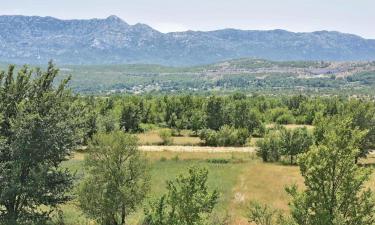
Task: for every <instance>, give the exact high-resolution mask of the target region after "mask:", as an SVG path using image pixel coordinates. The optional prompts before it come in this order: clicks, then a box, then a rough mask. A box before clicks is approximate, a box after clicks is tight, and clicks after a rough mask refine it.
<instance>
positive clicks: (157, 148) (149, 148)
mask: <svg viewBox="0 0 375 225" xmlns="http://www.w3.org/2000/svg"><path fill="white" fill-rule="evenodd" d="M139 150H141V151H144V152H162V151H169V152H209V153H223V152H224V153H225V152H249V153H252V152H255V147H207V146H182V145H171V146H161V145H143V146H139Z"/></svg>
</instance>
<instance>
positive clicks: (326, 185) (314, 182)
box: [287, 119, 375, 225]
mask: <svg viewBox="0 0 375 225" xmlns="http://www.w3.org/2000/svg"><path fill="white" fill-rule="evenodd" d="M335 125H336V126H335V127H329V129H328V130H327V131H326V132H325V134H324V139H323V140H322V141H321V143H320V144H319V145H318V146H314V147H312V148H311V149H310V150H309V151H308V152H306V153H304V154H302V155H301V157H300V159H299V165H300V170H301V174H302V176H303V178H304V179H305V187H306V189H305V190H304V191H302V192H298V191H297V188H296V187H295V186H292V187H290V188H288V189H287V191H288V193H289V194H290V195H291V196H292V198H293V200H292V202H291V213H292V217H293V219H294V220H295V222H296V223H297V224H301V225H322V224H324V225H352V224H361V225H373V224H374V223H375V201H374V200H375V199H374V196H373V194H372V192H371V191H370V190H369V189H368V190H366V189H365V182H366V181H367V180H368V179H369V176H370V175H371V171H370V170H369V169H366V168H363V167H359V166H358V165H357V164H356V163H355V162H354V158H355V157H356V156H357V155H358V152H359V148H358V147H359V146H360V143H361V141H362V139H363V138H364V137H365V135H366V132H363V131H360V130H358V129H354V130H353V129H352V128H351V120H350V119H342V120H340V121H337V122H336V124H335Z"/></svg>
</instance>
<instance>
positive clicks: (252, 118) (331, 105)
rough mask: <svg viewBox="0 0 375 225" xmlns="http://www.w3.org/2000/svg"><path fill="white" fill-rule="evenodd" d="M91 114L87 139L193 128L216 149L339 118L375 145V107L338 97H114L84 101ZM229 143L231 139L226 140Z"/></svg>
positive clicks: (194, 131)
mask: <svg viewBox="0 0 375 225" xmlns="http://www.w3.org/2000/svg"><path fill="white" fill-rule="evenodd" d="M82 101H84V102H85V104H86V106H87V108H89V111H90V112H91V113H90V114H89V116H88V117H89V118H88V120H87V121H88V124H87V127H88V128H89V132H88V138H90V137H91V135H92V134H94V133H95V132H111V131H114V130H123V131H125V132H131V133H136V132H142V131H144V130H145V129H147V128H149V127H150V126H151V125H152V126H157V127H162V128H170V129H172V130H173V131H174V134H175V135H179V134H180V132H181V130H183V129H189V130H192V131H193V133H194V134H195V135H197V136H200V137H201V139H202V140H203V141H204V142H205V144H206V145H212V146H228V145H232V146H240V145H244V144H245V143H246V139H247V138H249V137H264V135H265V134H268V133H269V132H268V130H269V129H266V127H267V126H266V125H267V124H284V125H285V124H302V125H319V123H324V122H322V121H323V120H324V119H325V120H330V118H334V117H336V116H339V117H350V118H351V119H352V122H353V127H359V128H360V129H362V130H368V131H369V132H368V135H367V137H366V141H365V142H366V143H364V147H365V148H366V149H368V148H371V147H374V143H375V142H374V140H375V126H374V124H375V119H374V114H375V103H374V102H373V101H370V100H364V99H348V98H338V97H308V96H305V95H293V96H280V97H274V96H246V95H244V94H241V93H236V94H233V95H229V96H215V95H210V96H194V95H172V96H167V95H164V96H149V95H146V96H112V97H96V98H94V97H88V98H83V99H82ZM224 139H227V140H224Z"/></svg>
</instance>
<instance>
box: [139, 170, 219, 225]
mask: <svg viewBox="0 0 375 225" xmlns="http://www.w3.org/2000/svg"><path fill="white" fill-rule="evenodd" d="M207 178H208V171H207V170H206V169H199V168H195V167H193V168H190V169H189V174H188V175H187V176H183V175H180V176H179V177H178V178H177V179H176V180H174V181H168V182H167V190H168V193H167V194H166V195H163V196H162V197H161V198H160V199H159V200H158V201H156V202H154V203H153V204H151V206H150V208H149V209H148V210H146V212H145V213H146V217H145V221H144V224H145V225H175V224H179V225H203V224H204V222H205V219H206V218H205V216H207V215H208V214H210V213H211V212H212V210H213V208H214V206H215V205H216V203H217V200H218V197H219V195H218V192H217V191H216V190H215V191H213V192H209V191H208V186H207Z"/></svg>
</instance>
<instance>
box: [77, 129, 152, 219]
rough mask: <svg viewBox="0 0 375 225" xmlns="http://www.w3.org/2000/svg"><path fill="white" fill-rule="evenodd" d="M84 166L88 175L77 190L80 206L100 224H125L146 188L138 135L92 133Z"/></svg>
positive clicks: (146, 177)
mask: <svg viewBox="0 0 375 225" xmlns="http://www.w3.org/2000/svg"><path fill="white" fill-rule="evenodd" d="M85 168H86V172H87V176H86V178H85V180H84V181H83V182H82V183H81V185H80V187H79V190H78V201H79V206H80V208H81V209H82V210H83V212H84V213H86V214H87V215H88V216H89V217H90V218H92V219H95V220H96V221H98V222H99V223H100V224H102V225H124V224H125V223H126V217H127V216H128V215H129V214H131V213H132V212H134V211H135V210H136V209H137V207H138V206H139V205H140V204H141V203H142V200H143V199H144V198H145V195H146V193H147V191H148V190H149V176H148V170H147V166H146V163H145V160H144V159H143V158H142V157H141V154H140V152H139V151H138V148H137V138H136V137H134V136H132V135H130V134H125V133H123V132H120V131H117V132H114V133H110V134H97V135H95V136H94V138H93V140H92V142H91V143H90V145H89V155H88V157H87V158H86V159H85Z"/></svg>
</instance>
